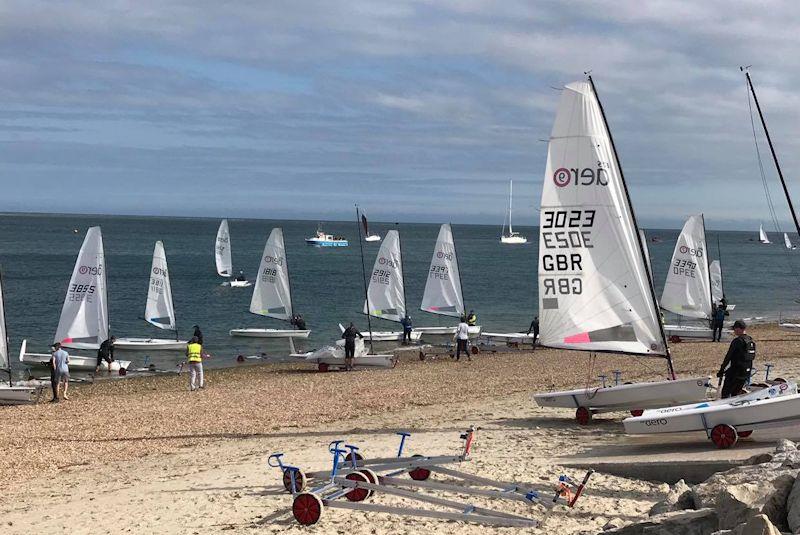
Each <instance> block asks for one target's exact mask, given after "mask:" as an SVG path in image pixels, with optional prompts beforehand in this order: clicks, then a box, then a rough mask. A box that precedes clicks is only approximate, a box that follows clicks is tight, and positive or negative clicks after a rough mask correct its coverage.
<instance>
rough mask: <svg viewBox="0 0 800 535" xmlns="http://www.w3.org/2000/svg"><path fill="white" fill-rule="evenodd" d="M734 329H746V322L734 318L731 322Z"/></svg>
mask: <svg viewBox="0 0 800 535" xmlns="http://www.w3.org/2000/svg"><path fill="white" fill-rule="evenodd" d="M733 328H734V329H747V324H746V323H745V322H744V321H743V320H736V321H734V322H733Z"/></svg>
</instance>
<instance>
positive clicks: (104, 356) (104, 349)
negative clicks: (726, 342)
mask: <svg viewBox="0 0 800 535" xmlns="http://www.w3.org/2000/svg"><path fill="white" fill-rule="evenodd" d="M116 340H117V338H116V337H115V336H112V337H111V338H109V339H108V340H106V341H104V342H103V343H102V344H100V348H99V349H98V350H97V366H95V367H94V373H99V372H100V365H101V364H102V363H103V361H106V363H107V364H108V373H111V363H112V362H114V342H115V341H116Z"/></svg>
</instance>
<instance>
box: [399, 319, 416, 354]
mask: <svg viewBox="0 0 800 535" xmlns="http://www.w3.org/2000/svg"><path fill="white" fill-rule="evenodd" d="M400 325H402V326H403V345H404V346H405V345H408V344H409V343H411V331H413V330H414V324H413V323H412V322H411V316H409V315H408V314H406V315H405V316H403V319H401V320H400Z"/></svg>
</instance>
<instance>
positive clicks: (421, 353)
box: [419, 351, 425, 360]
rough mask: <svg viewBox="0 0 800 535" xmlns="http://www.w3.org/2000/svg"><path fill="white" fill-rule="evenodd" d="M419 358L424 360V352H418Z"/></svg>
mask: <svg viewBox="0 0 800 535" xmlns="http://www.w3.org/2000/svg"><path fill="white" fill-rule="evenodd" d="M419 360H425V353H423V352H422V351H420V352H419Z"/></svg>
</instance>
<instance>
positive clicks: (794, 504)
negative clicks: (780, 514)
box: [786, 478, 800, 533]
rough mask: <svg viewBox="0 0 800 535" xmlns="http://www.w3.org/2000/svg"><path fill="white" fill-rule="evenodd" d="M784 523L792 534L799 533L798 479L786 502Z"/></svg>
mask: <svg viewBox="0 0 800 535" xmlns="http://www.w3.org/2000/svg"><path fill="white" fill-rule="evenodd" d="M786 509H787V513H786V522H787V524H788V527H789V530H790V531H791V532H792V533H798V532H800V478H798V479H796V480H795V482H794V484H793V485H792V490H791V492H790V493H789V498H788V499H787V500H786Z"/></svg>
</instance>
